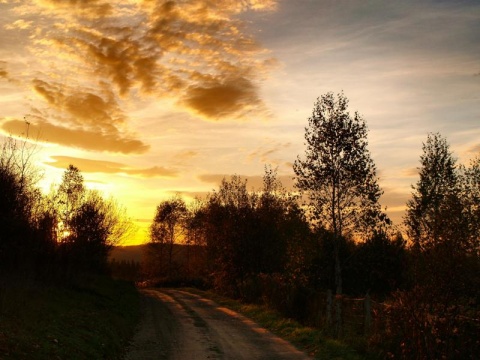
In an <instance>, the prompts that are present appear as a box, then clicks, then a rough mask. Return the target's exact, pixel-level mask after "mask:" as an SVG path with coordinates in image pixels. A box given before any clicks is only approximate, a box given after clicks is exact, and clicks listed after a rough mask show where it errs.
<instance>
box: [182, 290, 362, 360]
mask: <svg viewBox="0 0 480 360" xmlns="http://www.w3.org/2000/svg"><path fill="white" fill-rule="evenodd" d="M184 290H185V291H188V292H192V293H194V294H197V295H200V296H202V297H205V298H208V299H211V300H213V301H215V302H216V303H217V304H219V305H222V306H225V307H227V308H228V309H231V310H234V311H236V312H238V313H240V314H242V315H244V316H246V317H248V318H250V319H252V320H253V321H255V322H256V323H257V324H259V325H260V326H262V327H264V328H265V329H268V330H269V331H271V332H272V333H274V334H275V335H277V336H279V337H281V338H282V339H285V340H287V341H288V342H290V343H292V344H293V345H295V346H296V347H297V349H299V350H301V351H303V352H305V353H306V354H309V355H310V356H312V357H314V358H315V359H344V360H360V359H365V358H366V354H361V353H359V351H358V350H356V349H355V348H354V347H353V346H352V344H349V343H348V341H346V340H345V339H342V340H340V339H334V338H332V337H331V336H327V335H326V334H325V333H324V332H323V331H322V330H320V329H318V328H314V327H308V326H305V325H302V324H301V323H299V322H298V321H296V320H293V319H291V318H287V317H285V316H284V315H282V314H281V313H279V312H278V311H275V310H272V309H271V308H270V307H268V306H266V305H259V304H248V303H244V302H241V301H239V300H234V299H231V298H228V297H225V296H222V295H220V294H218V293H217V292H214V291H211V290H209V291H202V290H198V289H195V288H185V289H184Z"/></svg>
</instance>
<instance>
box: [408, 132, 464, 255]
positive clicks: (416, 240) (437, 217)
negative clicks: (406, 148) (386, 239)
mask: <svg viewBox="0 0 480 360" xmlns="http://www.w3.org/2000/svg"><path fill="white" fill-rule="evenodd" d="M420 163H421V167H420V168H419V173H420V179H419V180H418V182H417V184H416V186H412V188H413V190H414V192H413V193H412V198H411V199H410V200H409V201H408V202H407V211H406V215H405V225H406V228H407V233H408V236H409V238H410V240H411V241H412V242H413V244H414V247H415V248H418V249H420V250H425V249H428V248H431V247H434V246H435V245H438V244H440V243H442V242H444V241H446V240H447V238H450V235H452V230H453V232H456V233H457V234H458V232H461V231H462V230H463V229H464V228H463V226H462V224H459V223H458V222H462V219H461V212H462V210H461V202H460V197H459V195H460V194H459V189H458V184H457V173H456V160H455V159H454V158H453V156H452V153H451V152H450V150H449V145H448V143H447V141H446V139H445V138H443V137H442V136H441V135H440V134H438V133H437V134H429V135H428V137H427V141H426V143H424V144H423V154H422V155H421V157H420ZM447 219H448V221H447ZM462 228H463V229H462ZM449 240H451V239H449Z"/></svg>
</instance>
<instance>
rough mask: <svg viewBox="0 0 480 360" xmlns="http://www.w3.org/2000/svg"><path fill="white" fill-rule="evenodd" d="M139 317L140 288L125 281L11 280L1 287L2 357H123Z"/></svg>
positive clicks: (101, 279) (102, 279)
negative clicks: (46, 282)
mask: <svg viewBox="0 0 480 360" xmlns="http://www.w3.org/2000/svg"><path fill="white" fill-rule="evenodd" d="M139 315H140V313H139V296H138V292H137V290H136V289H135V287H134V286H133V285H131V284H129V283H125V282H120V281H113V280H111V279H108V278H99V277H92V278H89V279H84V281H83V282H82V283H79V284H77V286H75V287H70V288H65V287H53V286H50V287H41V286H39V285H38V284H29V285H26V284H20V285H18V284H16V285H12V284H10V285H8V286H7V287H5V286H4V287H3V288H2V289H0V359H35V360H43V359H45V360H46V359H72V360H77V359H78V360H80V359H118V358H119V357H121V355H122V354H123V351H124V349H125V345H126V343H127V341H128V340H129V339H130V338H131V336H132V335H133V331H134V329H135V325H136V323H137V321H138V319H139Z"/></svg>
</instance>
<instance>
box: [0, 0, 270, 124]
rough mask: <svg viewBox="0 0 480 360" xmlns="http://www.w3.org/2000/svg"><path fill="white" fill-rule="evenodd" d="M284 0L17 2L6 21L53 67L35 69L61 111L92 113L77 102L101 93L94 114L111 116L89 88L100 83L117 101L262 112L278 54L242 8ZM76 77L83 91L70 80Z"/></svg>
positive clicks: (212, 111) (220, 115) (215, 115)
mask: <svg viewBox="0 0 480 360" xmlns="http://www.w3.org/2000/svg"><path fill="white" fill-rule="evenodd" d="M276 4H277V1H276V0H243V1H237V0H225V1H216V2H211V1H207V0H188V1H142V0H138V1H133V0H131V1H125V2H118V1H108V0H84V1H80V0H67V1H63V0H36V1H34V2H32V3H28V4H25V3H19V4H17V5H11V6H12V7H13V8H12V9H11V14H13V15H15V16H12V22H11V23H10V24H6V27H5V28H6V29H10V30H12V31H13V30H15V29H17V30H18V29H25V30H26V31H27V32H28V36H29V39H30V40H29V44H28V46H27V47H26V48H27V49H29V50H30V51H31V53H32V54H33V55H34V56H35V57H36V58H37V59H38V63H39V64H40V63H41V64H45V66H48V67H49V68H48V69H45V71H42V72H41V73H40V75H39V74H38V73H36V74H35V75H34V80H33V81H34V83H35V85H34V88H35V90H36V91H37V93H39V94H40V95H41V96H42V97H43V99H44V100H45V101H47V103H48V104H49V105H52V104H53V105H55V106H57V110H58V111H59V112H66V113H68V114H69V115H78V114H80V115H81V119H82V120H86V119H88V117H86V116H82V115H84V114H83V113H82V111H83V110H82V108H81V107H80V106H79V105H81V104H84V103H89V104H90V103H92V102H96V104H97V105H99V106H100V109H98V110H99V112H97V113H96V114H95V115H98V116H101V117H103V118H105V114H103V113H102V109H101V108H102V107H103V106H104V105H105V104H103V103H102V101H106V99H105V98H104V97H102V98H101V99H99V98H98V97H97V98H95V96H99V94H92V93H91V89H96V88H97V87H98V86H99V84H102V85H101V87H102V88H103V90H102V91H105V89H107V88H108V91H109V92H110V94H111V96H109V98H108V104H110V105H112V104H113V102H114V101H116V102H117V104H119V103H120V101H119V100H118V99H119V98H121V99H126V100H128V99H132V98H135V97H138V96H144V95H149V96H153V97H154V98H173V99H174V101H175V102H176V103H177V104H178V105H179V106H181V107H182V108H183V109H186V110H188V111H191V112H193V113H194V114H196V115H199V116H201V117H203V118H206V119H214V120H220V119H227V118H228V119H230V118H239V117H245V116H246V115H247V114H249V113H251V112H252V111H254V110H256V111H259V112H262V111H264V107H265V106H264V104H263V102H262V100H261V97H260V95H259V88H258V83H259V82H261V80H262V79H263V78H264V77H265V75H266V74H267V73H268V71H269V69H270V68H271V67H272V66H274V65H272V64H274V63H275V61H273V60H272V59H269V57H268V53H267V52H266V50H265V49H264V48H262V47H261V46H260V45H259V44H258V43H257V42H256V41H255V39H254V38H253V36H251V35H249V34H248V33H247V32H246V31H245V25H246V23H245V22H244V21H243V20H241V18H240V17H239V16H238V15H239V14H241V13H243V12H247V11H272V10H274V9H275V8H276ZM59 77H61V78H63V79H64V81H63V82H59V81H58V80H57V79H58V78H59ZM71 82H75V88H76V89H78V92H77V93H76V94H74V93H73V92H71V91H70V90H69V88H71V87H72V86H71V85H68V86H65V85H64V84H70V83H71ZM65 88H66V89H65ZM65 90H67V91H65ZM65 92H66V93H67V94H66V95H62V94H63V93H65ZM60 102H62V105H61V106H60ZM124 120H128V119H124Z"/></svg>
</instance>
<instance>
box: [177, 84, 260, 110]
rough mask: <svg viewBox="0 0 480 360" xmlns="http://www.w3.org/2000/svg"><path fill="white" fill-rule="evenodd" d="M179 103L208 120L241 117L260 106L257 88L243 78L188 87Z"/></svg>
mask: <svg viewBox="0 0 480 360" xmlns="http://www.w3.org/2000/svg"><path fill="white" fill-rule="evenodd" d="M181 103H182V104H184V105H186V106H188V107H189V108H191V109H193V110H195V112H197V113H198V114H200V115H202V116H204V117H207V118H210V119H219V118H223V117H225V116H228V115H232V114H238V115H243V113H244V112H246V111H248V110H249V109H252V108H258V107H259V106H261V104H262V102H261V100H260V98H259V97H258V94H257V88H256V87H255V86H254V85H253V84H252V82H251V81H249V80H248V79H244V78H237V79H229V80H227V81H224V82H217V81H214V82H212V84H210V85H208V86H190V87H189V88H188V89H187V90H186V94H185V96H184V97H183V99H182V101H181Z"/></svg>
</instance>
